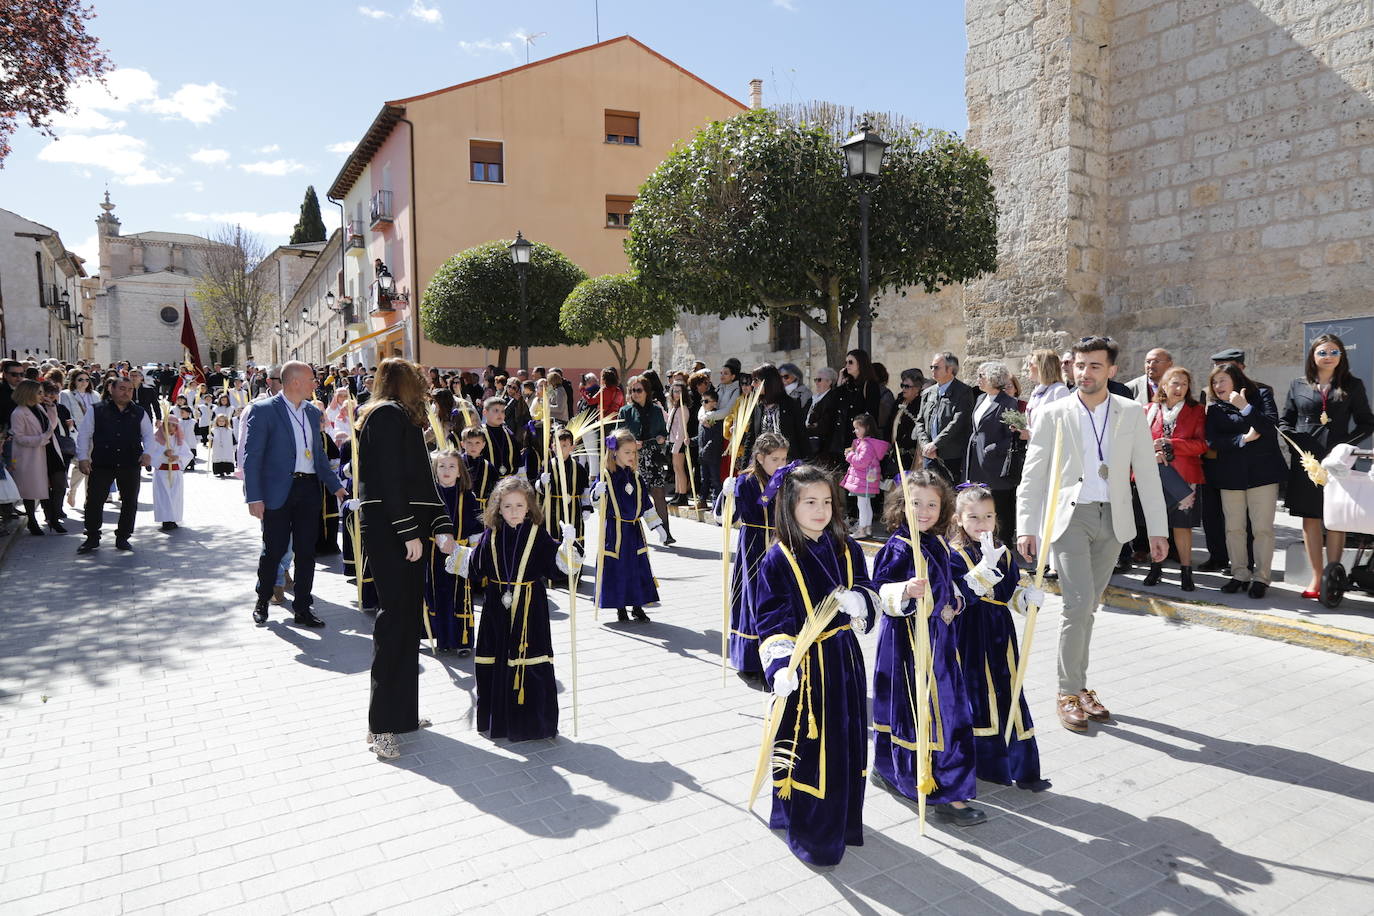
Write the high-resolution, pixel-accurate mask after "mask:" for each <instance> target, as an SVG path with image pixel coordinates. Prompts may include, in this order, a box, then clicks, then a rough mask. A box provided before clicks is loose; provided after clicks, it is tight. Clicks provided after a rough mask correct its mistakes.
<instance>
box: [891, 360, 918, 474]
mask: <svg viewBox="0 0 1374 916" xmlns="http://www.w3.org/2000/svg"><path fill="white" fill-rule="evenodd" d="M925 383H926V377H925V373H923V372H922V371H921V370H920V369H903V370H902V382H901V387H900V388H899V389H898V394H897V400H896V403H895V404H894V405H893V406H894V410H893V414H892V418H893V422H892V447H893V448H894V449H901V451H902V467H905V468H907V469H910V468H916V467H920V465H919V464H917V463H916V460H917V458H919V457H920V455H919V452H920V448H921V444H920V442H919V441H917V437H916V414H917V413H918V412H919V411H920V409H921V392H922V391H924V390H925Z"/></svg>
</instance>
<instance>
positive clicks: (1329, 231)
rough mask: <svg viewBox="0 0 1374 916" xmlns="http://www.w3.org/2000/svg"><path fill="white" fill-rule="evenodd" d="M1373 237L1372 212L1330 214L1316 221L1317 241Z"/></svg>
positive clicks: (1355, 211)
mask: <svg viewBox="0 0 1374 916" xmlns="http://www.w3.org/2000/svg"><path fill="white" fill-rule="evenodd" d="M1370 235H1374V212H1371V211H1369V210H1352V211H1347V212H1345V213H1332V214H1330V215H1329V216H1323V217H1322V218H1321V219H1319V220H1317V239H1318V241H1323V242H1326V241H1340V240H1344V239H1358V238H1365V237H1367V236H1370Z"/></svg>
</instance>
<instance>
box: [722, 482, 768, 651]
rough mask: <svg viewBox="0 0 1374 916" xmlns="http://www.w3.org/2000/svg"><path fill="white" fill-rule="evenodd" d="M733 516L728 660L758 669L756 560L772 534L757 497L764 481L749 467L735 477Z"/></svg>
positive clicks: (764, 509) (759, 495)
mask: <svg viewBox="0 0 1374 916" xmlns="http://www.w3.org/2000/svg"><path fill="white" fill-rule="evenodd" d="M735 479H736V480H737V481H738V483H737V484H736V489H735V518H737V519H739V523H740V527H739V540H738V542H737V546H736V547H735V564H734V567H733V568H732V569H731V571H730V583H731V594H730V664H732V665H734V666H735V670H737V671H762V670H763V666H762V665H761V664H760V663H759V633H758V626H757V624H756V623H755V621H754V617H755V609H754V606H755V604H756V602H757V598H756V596H755V590H756V589H755V583H756V582H757V581H758V572H759V564H760V563H761V562H763V555H764V552H765V551H767V550H768V543H769V541H770V540H772V537H773V517H772V513H771V511H770V509H769V507H768V506H766V505H764V504H763V502H762V501H761V500H762V498H763V487H764V484H761V483H759V478H758V476H757V475H756V474H754V473H753V472H752V471H750V472H749V473H746V474H741V475H739V477H737V478H735Z"/></svg>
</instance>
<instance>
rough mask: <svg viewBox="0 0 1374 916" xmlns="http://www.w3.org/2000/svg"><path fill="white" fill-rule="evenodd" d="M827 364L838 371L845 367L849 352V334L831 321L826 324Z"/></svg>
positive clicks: (824, 336)
mask: <svg viewBox="0 0 1374 916" xmlns="http://www.w3.org/2000/svg"><path fill="white" fill-rule="evenodd" d="M822 339H824V340H825V364H826V365H827V366H829V367H830V368H831V369H834V370H835V371H836V372H839V371H841V370H842V369H844V357H845V354H846V353H848V352H849V335H848V334H846V333H845V332H844V328H843V327H839V326H837V325H836V324H835V323H830V324H827V325H826V326H825V334H824V335H822Z"/></svg>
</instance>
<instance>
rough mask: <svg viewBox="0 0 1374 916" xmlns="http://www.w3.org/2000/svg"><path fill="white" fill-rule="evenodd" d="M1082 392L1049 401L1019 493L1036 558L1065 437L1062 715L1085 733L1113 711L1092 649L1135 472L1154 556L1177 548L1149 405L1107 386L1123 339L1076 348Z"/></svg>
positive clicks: (1057, 519)
mask: <svg viewBox="0 0 1374 916" xmlns="http://www.w3.org/2000/svg"><path fill="white" fill-rule="evenodd" d="M1073 354H1074V366H1073V376H1074V382H1075V385H1076V387H1075V388H1074V393H1073V394H1072V395H1071V396H1069V397H1066V398H1060V399H1059V400H1058V401H1055V402H1053V403H1051V404H1048V405H1045V406H1042V407H1041V408H1040V413H1039V414H1038V415H1037V417H1036V421H1035V429H1034V431H1033V432H1032V433H1031V439H1030V443H1029V445H1028V447H1027V450H1026V463H1025V469H1024V470H1023V472H1022V475H1021V485H1020V487H1019V488H1018V490H1017V493H1016V530H1017V531H1021V532H1035V533H1033V534H1022V535H1021V537H1020V538H1018V540H1017V547H1018V548H1019V549H1020V551H1021V554H1022V555H1023V556H1025V557H1026V558H1027V559H1028V560H1029V559H1031V558H1033V557H1034V556H1035V554H1036V552H1037V551H1038V550H1040V549H1041V544H1040V543H1039V540H1040V537H1039V532H1041V530H1042V529H1043V527H1044V520H1045V514H1046V512H1047V510H1048V502H1049V498H1050V492H1049V491H1050V487H1051V486H1052V484H1053V481H1054V467H1053V465H1054V444H1055V437H1056V435H1062V437H1063V444H1062V446H1061V458H1060V461H1059V466H1060V476H1059V493H1058V499H1057V500H1056V502H1055V515H1054V528H1053V530H1052V531H1051V532H1050V535H1049V549H1050V550H1051V551H1052V552H1053V559H1054V566H1055V569H1057V570H1058V571H1059V584H1060V588H1061V591H1062V592H1063V596H1064V616H1063V620H1062V622H1061V624H1060V627H1059V698H1058V703H1057V706H1058V710H1059V721H1060V723H1061V724H1062V725H1063V726H1064V727H1065V728H1068V729H1070V730H1072V731H1079V732H1081V731H1086V730H1087V728H1088V720H1089V719H1093V720H1096V721H1099V722H1101V721H1106V720H1108V719H1110V718H1111V713H1109V712H1108V711H1107V708H1106V707H1105V706H1103V705H1102V703H1101V702H1100V701H1099V700H1098V698H1097V694H1096V692H1094V691H1092V690H1089V689H1088V647H1089V644H1090V643H1091V641H1092V630H1093V616H1094V615H1095V614H1096V613H1097V607H1098V605H1099V604H1100V603H1101V601H1102V593H1103V592H1104V591H1106V588H1107V583H1108V581H1109V580H1110V579H1111V577H1112V568H1113V566H1115V564H1116V557H1117V554H1118V552H1119V551H1120V549H1121V545H1122V544H1124V543H1125V542H1126V541H1129V540H1130V539H1131V538H1132V537H1134V536H1135V518H1134V513H1133V512H1132V510H1131V477H1132V475H1134V476H1135V483H1136V489H1137V491H1138V492H1139V494H1140V504H1141V507H1142V508H1143V509H1144V513H1145V529H1146V531H1147V532H1148V534H1149V538H1150V555H1151V556H1152V557H1153V559H1154V561H1155V562H1156V563H1160V562H1163V560H1164V558H1165V556H1166V555H1167V554H1168V552H1169V540H1168V537H1167V530H1168V525H1167V520H1166V516H1165V511H1164V494H1163V491H1162V489H1161V487H1160V484H1159V466H1158V465H1157V464H1156V463H1155V450H1154V441H1153V439H1152V438H1151V436H1150V428H1149V425H1148V424H1147V423H1146V421H1145V410H1144V408H1143V407H1142V406H1141V405H1140V404H1138V403H1136V402H1135V401H1133V400H1131V399H1130V398H1128V397H1124V396H1122V395H1117V394H1112V393H1110V392H1109V391H1108V390H1107V382H1108V380H1109V379H1111V378H1112V376H1114V375H1115V374H1116V370H1117V366H1116V357H1117V345H1116V343H1115V342H1114V341H1113V340H1112V339H1111V338H1109V337H1085V338H1083V339H1082V340H1080V341H1079V342H1078V343H1077V344H1075V345H1074V348H1073Z"/></svg>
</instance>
